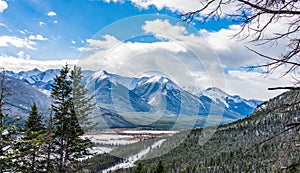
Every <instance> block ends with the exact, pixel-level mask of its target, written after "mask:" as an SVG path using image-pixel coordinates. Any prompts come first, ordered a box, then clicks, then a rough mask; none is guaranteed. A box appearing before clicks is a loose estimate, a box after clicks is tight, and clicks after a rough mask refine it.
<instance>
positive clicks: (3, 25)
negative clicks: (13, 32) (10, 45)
mask: <svg viewBox="0 0 300 173" xmlns="http://www.w3.org/2000/svg"><path fill="white" fill-rule="evenodd" d="M0 26H1V27H3V28H8V27H7V25H5V24H4V23H0Z"/></svg>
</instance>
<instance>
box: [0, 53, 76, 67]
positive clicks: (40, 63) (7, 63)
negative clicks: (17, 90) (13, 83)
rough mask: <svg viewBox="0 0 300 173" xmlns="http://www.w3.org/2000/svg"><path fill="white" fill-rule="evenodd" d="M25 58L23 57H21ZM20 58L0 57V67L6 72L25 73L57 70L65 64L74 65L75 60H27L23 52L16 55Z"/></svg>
mask: <svg viewBox="0 0 300 173" xmlns="http://www.w3.org/2000/svg"><path fill="white" fill-rule="evenodd" d="M22 55H23V56H25V58H24V57H22ZM18 56H19V57H20V56H21V57H20V58H16V57H13V56H0V64H1V67H4V68H5V69H7V70H13V71H15V72H19V71H25V70H32V69H33V68H38V69H40V70H47V69H57V68H61V67H62V66H64V65H65V64H66V63H68V64H69V65H71V66H72V65H74V64H76V60H49V61H45V60H32V59H29V58H27V59H26V54H25V53H24V52H23V51H20V52H19V53H18Z"/></svg>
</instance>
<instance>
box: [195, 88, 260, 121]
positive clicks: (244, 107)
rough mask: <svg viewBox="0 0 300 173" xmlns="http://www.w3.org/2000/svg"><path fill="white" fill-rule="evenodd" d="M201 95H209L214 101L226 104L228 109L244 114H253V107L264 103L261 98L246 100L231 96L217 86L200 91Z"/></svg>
mask: <svg viewBox="0 0 300 173" xmlns="http://www.w3.org/2000/svg"><path fill="white" fill-rule="evenodd" d="M199 96H200V97H201V96H207V97H209V98H210V99H212V100H213V101H214V102H217V103H218V104H220V105H224V106H225V107H226V109H228V110H230V111H232V112H238V113H239V114H240V115H242V116H246V115H250V114H252V113H253V108H256V107H257V106H258V105H259V104H261V103H262V101H259V100H246V99H244V98H241V97H240V96H238V95H233V96H231V95H229V94H227V93H226V92H224V91H222V90H220V89H219V88H216V87H212V88H208V89H206V90H205V91H202V92H200V94H199Z"/></svg>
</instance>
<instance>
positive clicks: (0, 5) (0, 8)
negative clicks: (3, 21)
mask: <svg viewBox="0 0 300 173" xmlns="http://www.w3.org/2000/svg"><path fill="white" fill-rule="evenodd" d="M7 8H8V4H7V2H6V1H4V0H0V13H3V11H4V10H5V9H7Z"/></svg>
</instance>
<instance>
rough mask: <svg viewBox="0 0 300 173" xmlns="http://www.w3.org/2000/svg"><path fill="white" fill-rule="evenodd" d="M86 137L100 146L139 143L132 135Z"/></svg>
mask: <svg viewBox="0 0 300 173" xmlns="http://www.w3.org/2000/svg"><path fill="white" fill-rule="evenodd" d="M84 137H87V138H89V139H90V140H91V141H92V142H94V143H99V144H112V145H127V144H132V143H135V142H138V141H139V139H136V138H135V137H134V136H132V135H122V134H117V133H116V134H97V135H85V136H84Z"/></svg>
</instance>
